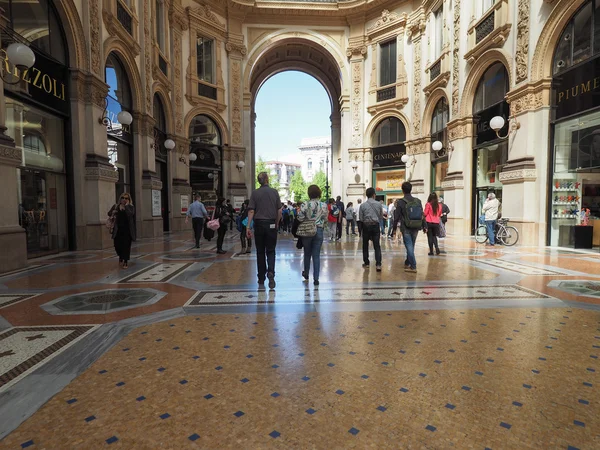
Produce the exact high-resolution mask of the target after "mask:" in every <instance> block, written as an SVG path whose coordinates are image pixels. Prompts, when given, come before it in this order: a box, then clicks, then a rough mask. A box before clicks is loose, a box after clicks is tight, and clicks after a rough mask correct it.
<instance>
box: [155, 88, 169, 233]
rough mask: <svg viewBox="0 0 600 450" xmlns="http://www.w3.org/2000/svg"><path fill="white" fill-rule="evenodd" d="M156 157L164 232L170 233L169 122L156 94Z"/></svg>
mask: <svg viewBox="0 0 600 450" xmlns="http://www.w3.org/2000/svg"><path fill="white" fill-rule="evenodd" d="M153 110H154V120H155V121H156V123H155V125H154V148H155V152H154V156H155V167H156V175H157V177H158V179H160V181H161V182H162V189H161V190H160V197H161V211H162V213H161V214H162V218H163V231H165V232H166V231H169V227H170V224H169V169H168V158H167V149H166V148H165V140H166V139H167V121H166V119H165V112H164V110H163V106H162V101H161V100H160V96H159V95H158V94H154V105H153Z"/></svg>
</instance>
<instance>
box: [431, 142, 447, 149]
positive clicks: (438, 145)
mask: <svg viewBox="0 0 600 450" xmlns="http://www.w3.org/2000/svg"><path fill="white" fill-rule="evenodd" d="M431 148H432V149H433V151H434V152H439V151H440V150H441V149H443V148H444V144H442V143H441V142H440V141H435V142H434V143H433V144H431Z"/></svg>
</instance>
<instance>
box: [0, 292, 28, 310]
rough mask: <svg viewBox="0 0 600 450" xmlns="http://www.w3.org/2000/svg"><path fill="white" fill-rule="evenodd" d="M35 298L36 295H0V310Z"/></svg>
mask: <svg viewBox="0 0 600 450" xmlns="http://www.w3.org/2000/svg"><path fill="white" fill-rule="evenodd" d="M33 297H35V294H0V309H2V308H4V307H6V306H9V305H14V304H15V303H19V302H22V301H24V300H29V299H30V298H33Z"/></svg>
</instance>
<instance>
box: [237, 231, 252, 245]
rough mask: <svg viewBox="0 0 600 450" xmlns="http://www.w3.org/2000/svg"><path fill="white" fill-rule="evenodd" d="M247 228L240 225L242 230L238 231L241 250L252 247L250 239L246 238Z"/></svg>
mask: <svg viewBox="0 0 600 450" xmlns="http://www.w3.org/2000/svg"><path fill="white" fill-rule="evenodd" d="M247 230H248V229H247V228H246V227H242V231H241V232H240V241H241V243H242V251H245V250H248V249H251V248H252V239H249V238H248V233H247Z"/></svg>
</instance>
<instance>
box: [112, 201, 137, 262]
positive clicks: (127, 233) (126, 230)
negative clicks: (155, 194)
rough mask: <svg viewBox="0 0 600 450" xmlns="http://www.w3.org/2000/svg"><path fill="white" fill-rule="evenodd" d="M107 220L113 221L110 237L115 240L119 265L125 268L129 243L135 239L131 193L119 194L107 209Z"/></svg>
mask: <svg viewBox="0 0 600 450" xmlns="http://www.w3.org/2000/svg"><path fill="white" fill-rule="evenodd" d="M108 217H109V220H110V221H112V222H113V227H112V231H111V232H112V238H113V240H114V242H115V251H116V252H117V255H118V256H119V266H121V267H122V268H123V269H127V267H128V265H127V263H128V261H129V259H130V257H131V243H132V242H133V241H135V238H136V233H135V209H134V208H133V203H132V202H131V195H129V194H128V193H127V192H125V193H123V194H121V197H120V198H119V203H118V204H116V205H113V207H112V208H110V211H108Z"/></svg>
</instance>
